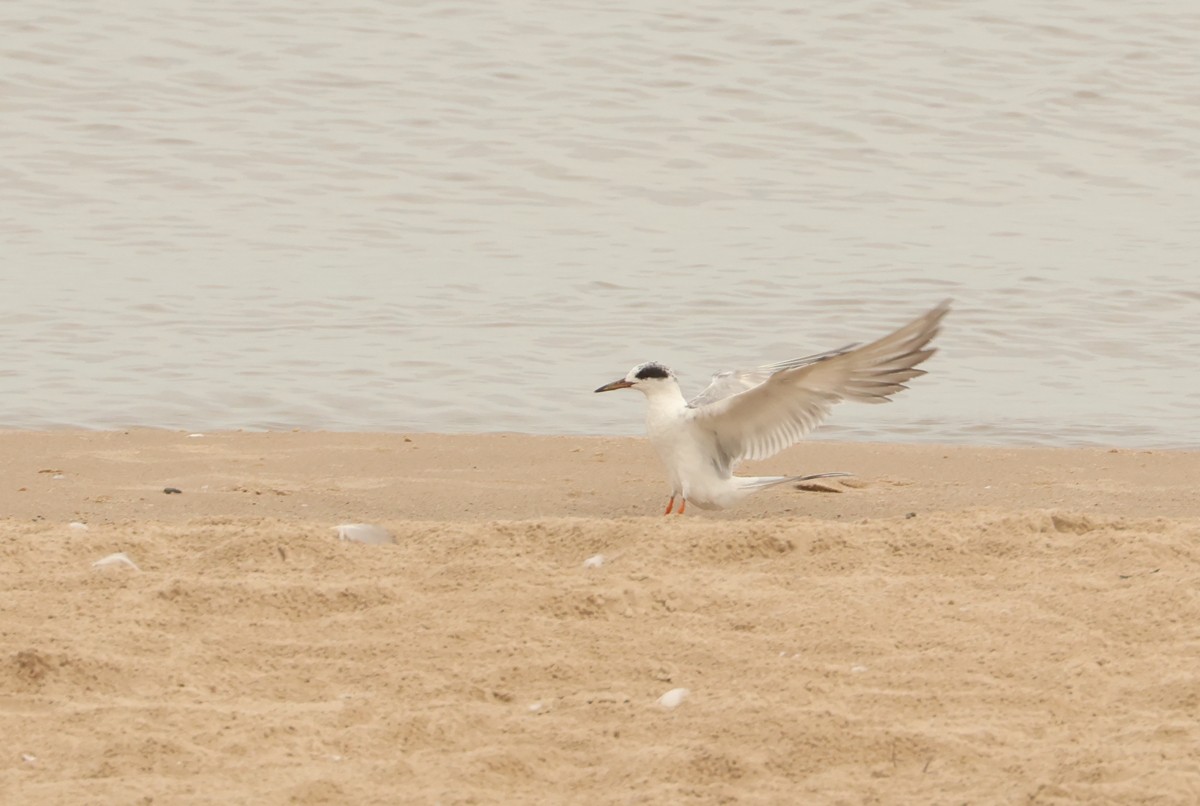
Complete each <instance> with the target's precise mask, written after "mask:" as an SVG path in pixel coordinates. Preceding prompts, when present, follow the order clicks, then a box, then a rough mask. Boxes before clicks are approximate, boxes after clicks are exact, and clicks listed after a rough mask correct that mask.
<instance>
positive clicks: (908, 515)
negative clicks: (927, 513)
mask: <svg viewBox="0 0 1200 806" xmlns="http://www.w3.org/2000/svg"><path fill="white" fill-rule="evenodd" d="M915 517H917V513H915V512H905V513H904V520H906V521H910V520H912V519H913V518H915Z"/></svg>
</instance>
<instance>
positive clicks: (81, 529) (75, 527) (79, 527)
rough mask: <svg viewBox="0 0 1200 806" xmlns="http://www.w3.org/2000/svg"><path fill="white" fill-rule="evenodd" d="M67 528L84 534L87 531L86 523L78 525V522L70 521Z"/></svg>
mask: <svg viewBox="0 0 1200 806" xmlns="http://www.w3.org/2000/svg"><path fill="white" fill-rule="evenodd" d="M67 528H68V529H71V530H73V531H76V532H86V531H87V530H88V525H87V524H86V523H80V522H79V521H71V522H70V523H68V524H67Z"/></svg>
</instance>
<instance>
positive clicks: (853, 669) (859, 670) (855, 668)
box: [850, 664, 868, 674]
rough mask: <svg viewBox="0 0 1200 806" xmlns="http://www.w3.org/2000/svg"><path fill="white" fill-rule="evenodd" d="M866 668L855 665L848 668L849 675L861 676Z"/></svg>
mask: <svg viewBox="0 0 1200 806" xmlns="http://www.w3.org/2000/svg"><path fill="white" fill-rule="evenodd" d="M867 668H868V667H866V666H863V665H861V664H856V665H854V666H851V667H850V673H851V674H862V673H863V672H865V671H867Z"/></svg>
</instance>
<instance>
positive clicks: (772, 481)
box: [734, 473, 853, 493]
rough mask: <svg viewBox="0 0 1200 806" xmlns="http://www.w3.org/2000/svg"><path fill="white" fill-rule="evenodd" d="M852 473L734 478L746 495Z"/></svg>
mask: <svg viewBox="0 0 1200 806" xmlns="http://www.w3.org/2000/svg"><path fill="white" fill-rule="evenodd" d="M851 475H853V474H852V473H813V474H811V475H808V476H735V477H734V478H736V479H737V480H738V482H739V483H738V486H739V487H741V488H742V489H743V490H745V491H746V492H748V493H752V492H757V491H759V490H765V489H767V488H768V487H774V486H776V485H777V484H787V483H788V482H793V481H794V482H800V481H812V480H813V479H831V478H836V477H838V476H851Z"/></svg>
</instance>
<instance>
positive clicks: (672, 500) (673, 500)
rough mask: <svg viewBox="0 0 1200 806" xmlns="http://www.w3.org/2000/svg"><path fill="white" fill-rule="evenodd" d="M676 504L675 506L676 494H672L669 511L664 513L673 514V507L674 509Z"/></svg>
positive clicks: (668, 504)
mask: <svg viewBox="0 0 1200 806" xmlns="http://www.w3.org/2000/svg"><path fill="white" fill-rule="evenodd" d="M674 506H675V496H671V500H670V501H668V502H667V511H666V512H664V513H663V514H664V515H670V514H671V509H672V508H673V507H674Z"/></svg>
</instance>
